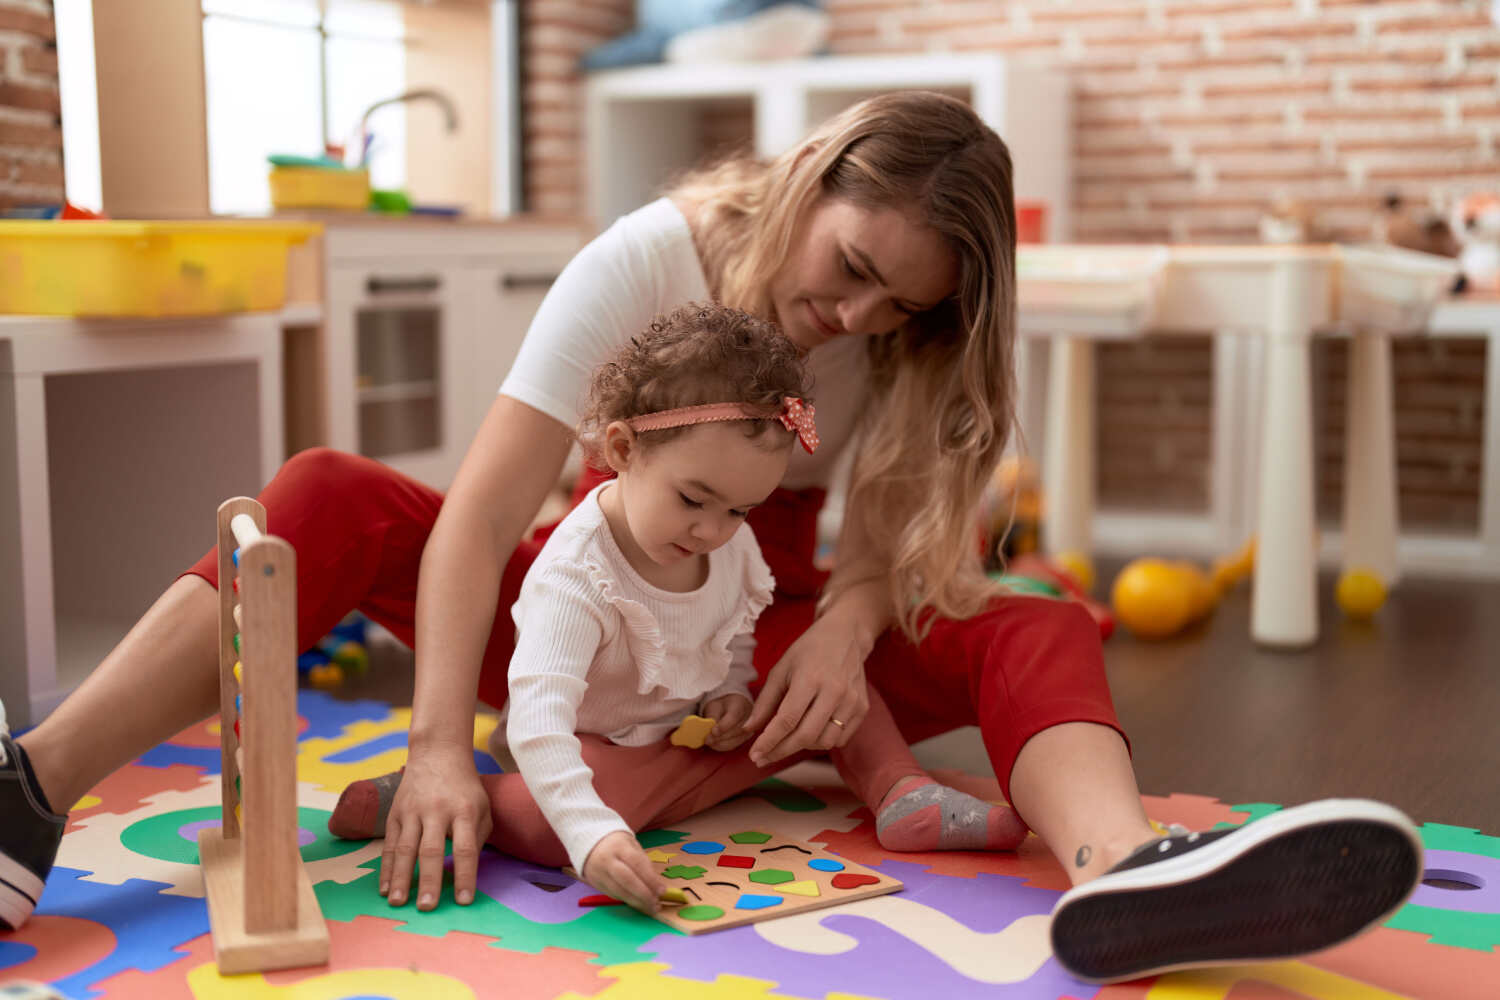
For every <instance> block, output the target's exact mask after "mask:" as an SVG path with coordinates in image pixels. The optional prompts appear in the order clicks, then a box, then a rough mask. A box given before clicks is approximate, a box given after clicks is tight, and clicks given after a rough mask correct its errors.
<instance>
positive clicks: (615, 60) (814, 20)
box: [580, 0, 830, 70]
mask: <svg viewBox="0 0 1500 1000" xmlns="http://www.w3.org/2000/svg"><path fill="white" fill-rule="evenodd" d="M635 24H636V27H635V30H634V31H632V32H631V33H630V34H628V35H623V36H621V37H620V38H616V39H614V40H612V41H609V42H605V43H604V44H603V45H600V46H598V47H597V48H594V49H592V50H590V51H589V52H586V53H584V55H583V58H582V59H581V60H580V65H582V67H583V68H584V69H585V70H598V69H616V68H619V67H622V66H639V65H642V64H646V63H657V62H663V61H666V62H684V63H705V62H747V61H755V60H762V59H796V58H801V57H803V56H809V55H812V54H813V53H814V52H817V51H819V50H820V49H822V48H823V46H824V45H825V44H826V43H827V41H828V31H829V25H830V18H829V17H828V15H827V13H825V12H824V11H823V9H822V0H636V12H635Z"/></svg>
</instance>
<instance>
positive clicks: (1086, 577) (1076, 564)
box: [1052, 552, 1094, 594]
mask: <svg viewBox="0 0 1500 1000" xmlns="http://www.w3.org/2000/svg"><path fill="white" fill-rule="evenodd" d="M1052 561H1053V562H1055V563H1057V565H1058V566H1059V567H1061V568H1062V570H1063V572H1065V573H1067V574H1068V575H1069V576H1071V577H1072V578H1073V582H1075V583H1077V584H1078V586H1079V588H1080V589H1081V590H1082V591H1083V592H1084V593H1085V594H1088V593H1092V592H1093V590H1094V564H1093V563H1092V562H1090V561H1089V557H1088V556H1086V555H1084V554H1083V553H1082V552H1059V553H1058V554H1057V555H1055V556H1053V557H1052Z"/></svg>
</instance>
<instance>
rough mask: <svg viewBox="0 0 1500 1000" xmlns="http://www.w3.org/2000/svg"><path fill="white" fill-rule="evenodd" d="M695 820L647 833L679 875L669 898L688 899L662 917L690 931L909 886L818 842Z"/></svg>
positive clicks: (644, 838)
mask: <svg viewBox="0 0 1500 1000" xmlns="http://www.w3.org/2000/svg"><path fill="white" fill-rule="evenodd" d="M682 825H683V826H688V825H689V824H688V823H685V824H682ZM690 825H691V829H688V830H647V831H645V832H644V833H642V834H641V835H640V841H641V845H642V846H644V847H649V848H651V849H652V850H651V851H650V853H649V854H648V855H647V856H648V857H649V858H650V859H651V862H652V864H654V865H656V866H657V871H658V872H659V873H660V874H662V875H663V876H664V877H666V878H667V879H668V880H670V881H671V882H672V888H671V889H668V891H667V893H666V894H663V896H662V899H663V901H664V902H668V903H675V901H676V900H677V899H685V900H686V904H685V905H671V906H666V907H663V908H662V909H661V910H660V911H659V912H658V913H657V914H656V919H657V920H660V921H661V922H662V923H664V924H666V925H668V926H669V927H674V928H676V929H677V930H679V931H682V932H683V933H684V934H703V933H705V932H707V931H717V930H724V929H726V928H729V927H739V926H741V925H742V924H750V923H755V922H757V921H761V920H767V919H770V918H771V917H781V916H790V915H792V914H795V913H806V912H807V911H809V910H818V909H822V908H823V907H826V906H837V905H839V904H840V903H852V902H854V901H856V900H860V899H868V898H870V897H872V896H883V895H885V894H886V893H889V892H897V891H899V890H900V889H901V888H903V886H902V883H901V881H900V880H899V879H895V878H892V877H891V876H889V875H885V874H882V873H880V872H878V871H876V870H875V869H873V868H867V867H865V866H864V865H862V864H859V863H858V862H855V861H851V860H849V859H848V858H845V857H840V856H838V855H834V854H830V853H829V852H828V851H827V850H825V849H824V848H822V847H819V846H818V845H816V844H810V843H807V842H805V841H801V840H794V839H792V838H790V837H784V836H781V835H780V834H777V833H773V832H770V831H767V830H764V829H760V828H746V827H745V826H744V824H743V823H742V822H737V821H734V820H733V819H729V820H726V819H724V818H723V817H722V816H720V815H717V814H716V813H713V812H710V813H708V814H700V815H699V816H697V817H695V818H694V819H693V820H691V821H690ZM570 874H571V872H570ZM674 890H675V891H674ZM586 898H588V899H590V900H591V901H593V900H594V897H586ZM607 898H608V897H606V899H607ZM579 903H580V905H583V901H582V900H580V901H579ZM590 905H597V904H596V903H594V902H591V904H590Z"/></svg>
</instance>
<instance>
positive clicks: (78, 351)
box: [0, 313, 283, 725]
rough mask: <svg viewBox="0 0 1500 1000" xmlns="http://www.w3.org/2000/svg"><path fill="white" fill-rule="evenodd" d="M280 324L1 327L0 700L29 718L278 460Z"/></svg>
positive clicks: (43, 323)
mask: <svg viewBox="0 0 1500 1000" xmlns="http://www.w3.org/2000/svg"><path fill="white" fill-rule="evenodd" d="M281 343H282V342H281V317H280V315H279V314H277V313H244V314H239V315H234V316H204V317H193V318H181V319H70V318H67V317H59V316H38V317H31V316H3V317H0V665H3V669H0V697H3V698H4V699H5V702H6V708H7V710H8V711H9V712H10V715H11V719H12V721H13V722H14V723H18V724H21V725H26V724H29V723H36V722H40V721H41V720H42V718H43V717H45V716H46V715H47V714H48V713H49V712H51V711H52V709H53V708H55V707H56V706H57V705H58V703H59V702H61V701H62V699H63V698H64V697H66V696H67V694H68V693H69V692H70V691H72V690H73V689H74V688H75V687H77V686H78V685H79V684H80V683H82V682H83V680H84V679H85V678H86V677H88V675H89V674H90V673H91V672H92V671H93V670H94V668H95V667H96V666H98V664H99V661H100V660H102V659H103V658H104V656H105V654H107V653H108V652H109V650H110V649H112V648H113V647H114V646H115V645H116V644H117V643H118V642H119V641H120V639H121V638H123V637H124V635H125V633H126V631H128V630H129V628H130V626H131V625H132V624H133V623H134V622H135V621H136V620H137V619H138V618H139V617H140V616H141V615H142V614H143V613H144V612H145V610H146V609H147V607H149V606H150V604H151V602H152V601H153V600H155V598H156V596H157V595H158V594H160V593H161V592H162V591H163V590H165V589H166V588H167V586H168V585H169V584H171V582H172V580H173V579H174V578H175V577H176V576H177V574H179V573H181V572H182V571H183V570H184V569H186V568H187V567H188V566H189V565H190V564H191V563H192V562H193V561H194V560H195V559H197V558H198V557H199V556H201V555H202V554H203V553H204V551H206V550H207V549H208V548H209V547H210V546H211V545H212V544H213V536H212V532H211V531H210V527H211V524H210V522H209V520H208V518H207V515H206V514H205V513H204V512H205V511H208V510H213V509H214V508H216V507H217V506H218V504H219V502H220V501H221V500H222V499H223V498H224V497H226V496H233V495H235V494H238V493H247V494H253V493H255V492H257V491H258V490H259V489H260V487H261V486H262V485H263V484H264V483H265V482H266V481H267V480H269V479H270V478H271V476H272V475H273V474H274V473H275V471H276V469H277V468H278V467H279V466H280V464H281V461H282V457H283V456H282V441H283V433H282V429H283V427H282V412H283V411H282V382H281V361H282V353H281Z"/></svg>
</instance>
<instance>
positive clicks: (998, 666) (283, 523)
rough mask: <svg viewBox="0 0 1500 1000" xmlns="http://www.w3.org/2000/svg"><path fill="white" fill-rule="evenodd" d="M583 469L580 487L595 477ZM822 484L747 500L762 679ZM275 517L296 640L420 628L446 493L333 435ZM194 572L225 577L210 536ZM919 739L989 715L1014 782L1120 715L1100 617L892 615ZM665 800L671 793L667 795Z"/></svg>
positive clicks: (506, 649)
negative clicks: (916, 619)
mask: <svg viewBox="0 0 1500 1000" xmlns="http://www.w3.org/2000/svg"><path fill="white" fill-rule="evenodd" d="M597 481H598V480H597V479H592V478H591V477H589V476H585V477H584V481H583V482H580V483H579V487H578V490H577V491H576V492H575V495H574V501H575V502H577V500H578V499H580V498H581V496H582V495H583V494H584V493H585V492H586V491H587V489H588V488H589V487H591V486H592V485H593V484H594V483H596V482H597ZM823 497H824V493H823V491H822V490H818V489H810V490H801V491H793V490H777V491H776V492H775V493H773V494H772V495H771V497H770V498H769V500H768V501H767V502H766V503H764V504H762V505H761V506H760V507H757V508H755V509H754V510H753V511H751V513H750V526H751V528H752V530H754V532H755V536H756V539H757V540H758V541H759V542H760V546H761V550H762V552H763V553H764V554H765V557H766V561H767V563H768V564H769V565H770V567H771V571H772V572H773V573H774V574H775V576H776V596H775V599H774V600H773V601H772V603H771V605H770V606H769V607H768V608H766V610H765V611H764V612H762V614H761V616H760V620H759V621H758V622H757V624H756V628H755V638H756V648H755V667H756V670H757V671H758V672H759V674H760V678H761V680H764V679H765V675H766V674H767V673H768V672H769V671H770V669H771V668H772V667H773V666H775V664H776V662H777V661H778V660H779V659H780V658H781V656H782V654H783V653H784V652H785V651H786V649H787V647H788V646H790V645H791V644H792V642H793V641H794V640H795V639H796V638H797V637H798V636H799V635H801V634H802V632H803V631H804V630H806V628H807V627H808V625H810V624H811V623H812V620H813V616H814V611H815V608H816V603H817V594H818V591H819V589H820V588H821V587H822V585H823V583H824V581H825V580H826V578H827V577H826V574H824V573H822V572H820V571H819V570H817V569H815V568H814V567H813V564H812V559H813V553H814V551H815V549H816V545H817V514H818V510H819V509H820V508H821V507H822V504H823ZM260 501H261V503H262V504H264V505H265V507H266V518H267V530H268V531H270V532H271V533H272V534H275V535H280V536H281V537H282V538H284V539H286V540H287V541H288V542H290V543H291V544H292V546H293V547H294V548H295V549H296V552H297V641H298V648H299V649H306V648H308V647H310V646H312V645H313V644H314V643H316V642H317V641H318V640H319V639H321V638H322V637H323V636H324V635H326V634H327V633H328V631H329V630H330V629H331V628H332V627H333V626H334V625H335V624H337V622H338V621H339V619H341V618H343V617H344V615H346V614H348V612H349V611H350V610H351V609H355V608H357V609H358V610H360V611H361V612H363V613H364V614H366V615H368V616H369V617H370V618H371V619H373V620H374V621H376V622H379V623H380V624H381V625H383V626H385V627H386V628H388V629H390V630H391V632H392V633H394V634H395V635H396V636H397V637H398V638H400V639H401V640H402V641H403V642H405V643H407V644H408V645H413V646H414V645H415V643H416V629H415V625H414V623H415V621H416V603H417V568H418V566H419V565H420V563H421V558H422V548H423V546H424V545H425V544H426V541H427V536H428V534H429V533H430V532H431V530H432V526H433V523H434V521H435V520H436V519H437V513H438V508H439V507H440V506H441V505H442V502H443V496H442V494H441V493H439V492H437V491H436V490H434V489H432V488H431V487H428V486H426V485H424V484H422V483H419V482H417V481H415V480H413V479H409V478H407V477H405V476H403V475H401V474H399V473H397V472H395V471H394V470H392V469H391V468H389V467H388V466H385V465H382V464H380V463H379V462H375V461H373V460H371V459H367V458H362V457H360V456H357V455H349V454H345V453H343V452H336V451H331V450H329V449H326V448H314V449H310V450H308V451H304V452H300V453H298V454H297V455H295V456H293V457H292V458H290V459H289V460H287V462H286V464H285V465H283V466H282V467H281V469H280V471H278V472H277V474H276V476H275V478H274V479H272V480H271V482H270V483H268V484H267V485H266V488H265V489H264V490H263V491H262V492H261V494H260ZM549 533H550V529H542V530H540V531H538V532H537V533H536V534H535V535H533V536H532V537H531V538H529V539H526V540H524V541H523V542H522V543H521V544H520V545H519V546H517V547H516V551H515V553H514V555H512V556H511V559H510V562H509V563H508V564H507V565H506V567H505V573H504V575H503V577H502V580H501V585H500V599H499V603H498V605H497V607H496V610H495V621H496V624H497V627H496V628H494V629H493V630H492V631H491V633H490V641H489V644H488V645H487V646H486V648H485V657H484V666H483V670H482V673H481V676H480V680H479V696H480V698H481V699H483V700H484V701H485V702H487V703H488V704H490V705H493V706H496V707H499V706H501V705H503V704H504V703H505V699H506V694H507V687H506V670H507V668H508V665H509V662H510V655H511V651H512V649H513V645H514V630H513V629H512V628H511V627H510V608H511V605H513V604H514V603H515V601H516V598H517V596H518V595H519V593H520V588H521V580H522V578H523V577H524V576H525V575H526V570H527V568H528V567H530V565H531V563H532V561H533V560H534V559H535V558H536V556H537V553H538V552H540V551H541V547H542V544H543V542H545V540H546V536H547V535H548V534H549ZM188 572H190V573H194V574H197V575H198V576H201V577H203V578H204V579H205V580H207V581H208V582H209V583H210V584H212V585H214V586H218V563H217V557H216V555H215V553H214V552H213V551H212V550H210V551H209V552H208V553H206V554H205V555H204V556H203V558H201V559H199V560H198V562H197V563H195V564H194V565H193V566H192V568H191V569H189V570H188ZM865 673H866V677H867V678H868V679H869V681H870V683H871V684H872V685H873V686H874V688H875V689H876V690H877V691H879V692H880V693H881V694H882V695H883V696H884V698H885V701H886V703H887V704H888V705H889V706H890V710H891V714H892V716H893V717H894V719H895V722H896V725H897V726H898V727H899V728H900V731H901V734H902V735H903V736H904V737H905V738H906V740H907V742H909V743H910V742H916V741H917V740H922V739H926V738H927V737H929V736H936V735H937V734H939V733H943V732H947V731H948V730H950V729H955V728H957V727H959V726H965V725H978V726H979V728H980V731H981V733H982V734H983V737H984V744H985V748H986V750H987V751H988V752H989V756H990V762H991V763H992V764H993V765H994V768H995V775H996V777H997V778H998V779H999V782H1000V787H1001V789H1002V790H1003V791H1004V793H1005V795H1006V797H1007V798H1009V795H1010V772H1011V768H1012V766H1013V765H1014V764H1015V761H1016V755H1017V754H1018V753H1020V750H1021V747H1022V746H1024V745H1025V743H1026V741H1027V740H1029V739H1030V738H1031V737H1032V736H1034V735H1036V734H1037V733H1039V732H1041V731H1042V730H1043V729H1047V728H1049V727H1051V726H1055V725H1058V724H1060V723H1064V722H1078V721H1083V722H1097V723H1100V724H1102V725H1106V726H1110V727H1112V728H1114V729H1115V730H1117V731H1119V732H1120V733H1121V736H1122V737H1123V736H1124V731H1123V730H1121V729H1120V724H1119V722H1118V720H1117V719H1116V718H1115V712H1114V705H1113V703H1112V701H1111V700H1110V695H1109V686H1108V684H1107V682H1106V680H1105V676H1104V657H1103V651H1102V647H1101V646H1100V642H1099V630H1098V627H1097V626H1096V625H1095V624H1094V620H1093V619H1092V618H1090V617H1089V615H1088V613H1087V612H1086V611H1084V610H1083V609H1082V608H1081V607H1079V606H1077V605H1075V604H1070V603H1067V602H1063V601H1056V600H1052V599H1049V598H1042V597H1025V596H1006V597H999V598H996V599H995V600H994V601H992V602H991V603H990V606H989V607H988V608H987V609H985V610H984V611H983V612H981V613H980V614H978V615H975V616H974V617H972V618H967V619H962V620H958V619H938V620H937V621H935V622H934V623H933V624H932V628H931V631H930V632H929V633H928V635H927V637H926V638H925V639H924V640H923V641H922V642H921V643H920V644H916V643H912V642H910V641H909V640H908V639H907V638H906V637H905V636H904V635H903V634H902V633H901V632H900V631H898V630H896V629H891V630H888V631H887V632H886V633H885V634H884V635H882V636H881V637H880V639H879V640H878V641H877V642H876V644H875V647H874V649H873V651H872V652H871V654H870V656H869V658H868V659H867V660H866V661H865ZM662 805H663V806H667V805H670V803H662Z"/></svg>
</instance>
